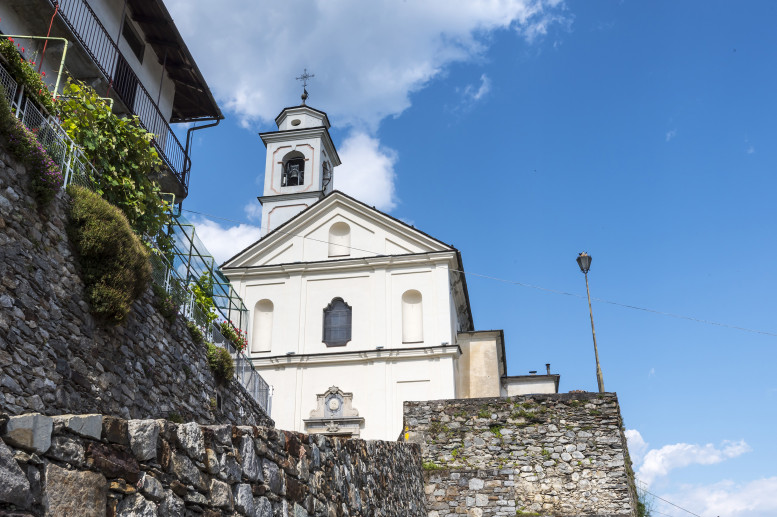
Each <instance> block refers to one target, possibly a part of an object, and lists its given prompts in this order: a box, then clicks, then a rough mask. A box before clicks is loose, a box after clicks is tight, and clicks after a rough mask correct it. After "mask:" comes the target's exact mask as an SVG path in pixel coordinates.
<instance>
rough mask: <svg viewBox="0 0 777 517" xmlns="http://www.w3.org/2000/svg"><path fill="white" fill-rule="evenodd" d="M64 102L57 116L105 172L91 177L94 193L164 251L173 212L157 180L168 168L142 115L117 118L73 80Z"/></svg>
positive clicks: (63, 99) (86, 87)
mask: <svg viewBox="0 0 777 517" xmlns="http://www.w3.org/2000/svg"><path fill="white" fill-rule="evenodd" d="M61 99H62V100H61V101H60V102H58V103H57V114H58V115H59V117H60V119H61V124H62V128H63V129H64V130H65V131H66V132H67V134H68V136H70V138H72V139H73V140H74V141H75V142H76V143H77V144H78V145H80V146H81V147H82V148H83V149H84V154H85V155H86V157H87V159H89V161H91V163H92V165H94V166H95V168H97V170H98V171H100V174H99V175H98V176H97V177H96V178H91V179H90V180H91V182H92V189H93V190H94V191H95V192H97V193H98V194H99V195H100V196H102V197H103V198H105V199H106V200H107V201H108V202H110V203H111V204H113V205H115V206H117V207H118V208H119V209H120V210H121V211H122V212H124V215H125V216H126V217H127V220H128V221H129V224H130V225H131V226H132V228H133V229H134V230H135V231H136V232H137V233H138V234H139V235H148V236H150V237H154V238H155V239H156V240H157V243H158V245H159V246H160V248H164V247H165V242H166V241H167V237H166V234H165V232H164V230H165V228H166V226H167V223H168V221H169V218H170V213H169V206H168V205H167V204H166V203H165V201H164V200H163V199H162V197H161V196H160V190H159V185H158V184H157V183H156V182H155V181H153V180H152V179H151V176H152V175H153V174H154V173H156V172H158V171H160V170H162V168H163V167H164V165H163V163H162V160H161V159H160V158H159V155H158V154H157V151H156V149H154V146H153V145H151V140H152V139H153V138H154V135H153V134H151V133H149V132H147V131H146V130H145V129H143V127H142V126H141V125H140V122H139V121H138V118H137V117H135V116H133V117H127V118H121V117H118V116H116V115H114V114H113V112H112V111H111V108H110V107H109V106H108V104H106V103H105V101H104V100H103V99H101V98H100V96H99V95H98V94H97V92H95V91H94V89H92V88H90V87H89V86H86V85H84V84H83V83H78V82H72V81H69V82H68V83H67V84H66V85H65V88H64V91H63V96H62V97H61ZM160 241H162V242H160Z"/></svg>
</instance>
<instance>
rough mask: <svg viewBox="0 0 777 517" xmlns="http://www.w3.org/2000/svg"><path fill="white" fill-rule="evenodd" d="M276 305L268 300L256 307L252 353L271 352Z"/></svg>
mask: <svg viewBox="0 0 777 517" xmlns="http://www.w3.org/2000/svg"><path fill="white" fill-rule="evenodd" d="M274 312H275V305H274V304H273V303H272V302H271V301H270V300H267V299H264V300H259V301H258V302H256V305H255V306H254V323H253V327H252V331H253V332H252V333H251V352H269V351H270V350H271V349H272V324H273V314H274Z"/></svg>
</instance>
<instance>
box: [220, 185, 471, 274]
mask: <svg viewBox="0 0 777 517" xmlns="http://www.w3.org/2000/svg"><path fill="white" fill-rule="evenodd" d="M338 197H340V198H342V199H345V200H347V201H349V202H351V203H355V204H357V205H358V206H360V207H362V208H363V209H366V210H369V211H370V212H373V213H375V214H377V215H379V216H381V217H385V218H386V219H388V220H390V221H391V222H393V223H395V224H398V225H400V226H401V227H402V228H404V229H405V230H407V231H409V232H412V233H415V234H418V235H420V236H423V237H424V238H425V239H428V240H429V241H431V242H432V243H434V244H436V246H435V248H437V249H430V250H428V251H455V252H457V253H458V250H457V249H456V248H455V247H454V246H452V245H450V244H446V243H444V242H443V241H441V240H439V239H437V238H435V237H432V236H431V235H429V234H428V233H426V232H424V231H422V230H419V229H418V228H416V227H415V226H412V225H409V224H407V223H405V222H404V221H401V220H400V219H397V218H396V217H393V216H391V215H389V214H387V213H385V212H382V211H381V210H378V209H377V208H375V207H374V206H370V205H368V204H366V203H363V202H361V201H359V200H358V199H356V198H354V197H351V196H349V195H348V194H346V193H344V192H342V191H340V190H333V191H332V192H330V193H329V194H327V195H326V196H325V197H324V198H323V199H321V200H320V201H318V202H317V203H313V204H312V205H311V206H309V207H307V208H306V209H304V210H302V211H301V212H300V213H299V214H297V215H295V216H294V217H292V218H291V219H289V220H288V221H286V222H285V223H283V224H282V225H280V226H279V227H277V228H275V229H274V230H272V231H271V232H270V233H268V234H267V235H265V236H264V237H262V238H261V239H259V240H258V241H255V242H254V243H252V244H250V245H249V246H247V247H246V248H244V249H243V250H241V251H239V252H238V253H237V254H236V255H234V256H233V257H231V258H229V259H227V260H226V261H225V262H224V263H223V264H222V265H221V269H230V268H235V267H242V266H236V265H234V263H235V262H236V261H237V259H238V258H240V257H241V256H243V255H245V254H246V253H247V252H248V251H250V250H251V249H253V248H254V247H256V246H258V245H260V244H265V243H269V242H270V241H272V240H275V239H276V238H278V236H283V235H288V234H289V231H288V230H289V228H291V227H293V226H294V225H295V224H298V223H299V222H300V221H301V220H303V219H306V218H308V217H309V216H310V215H311V214H312V213H314V212H316V211H319V210H321V209H322V208H323V207H324V205H325V204H326V203H327V201H332V200H334V199H336V198H338ZM376 255H378V254H376Z"/></svg>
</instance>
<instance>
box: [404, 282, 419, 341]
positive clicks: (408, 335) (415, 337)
mask: <svg viewBox="0 0 777 517" xmlns="http://www.w3.org/2000/svg"><path fill="white" fill-rule="evenodd" d="M423 340H424V309H423V297H422V296H421V293H420V292H419V291H416V290H415V289H411V290H409V291H405V292H404V294H403V295H402V342H403V343H421V342H423Z"/></svg>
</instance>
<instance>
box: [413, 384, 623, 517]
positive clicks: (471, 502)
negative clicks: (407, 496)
mask: <svg viewBox="0 0 777 517" xmlns="http://www.w3.org/2000/svg"><path fill="white" fill-rule="evenodd" d="M404 415H405V416H404V418H405V426H406V433H405V435H404V436H405V439H406V440H408V441H412V442H418V443H420V444H421V445H422V451H423V452H422V454H423V461H424V479H425V493H426V501H427V508H428V510H429V517H442V516H445V515H454V514H455V515H468V516H472V517H481V516H510V517H514V516H515V515H521V514H523V515H554V516H570V515H588V516H592V515H636V513H635V509H636V489H635V485H634V477H633V473H632V471H631V465H630V461H629V458H628V449H627V448H626V438H625V435H624V433H623V429H622V422H621V416H620V408H619V406H618V399H617V397H616V395H615V394H614V393H605V394H601V395H600V394H598V393H567V394H559V395H533V396H520V397H511V398H492V399H469V400H438V401H429V402H406V403H405V413H404Z"/></svg>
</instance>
